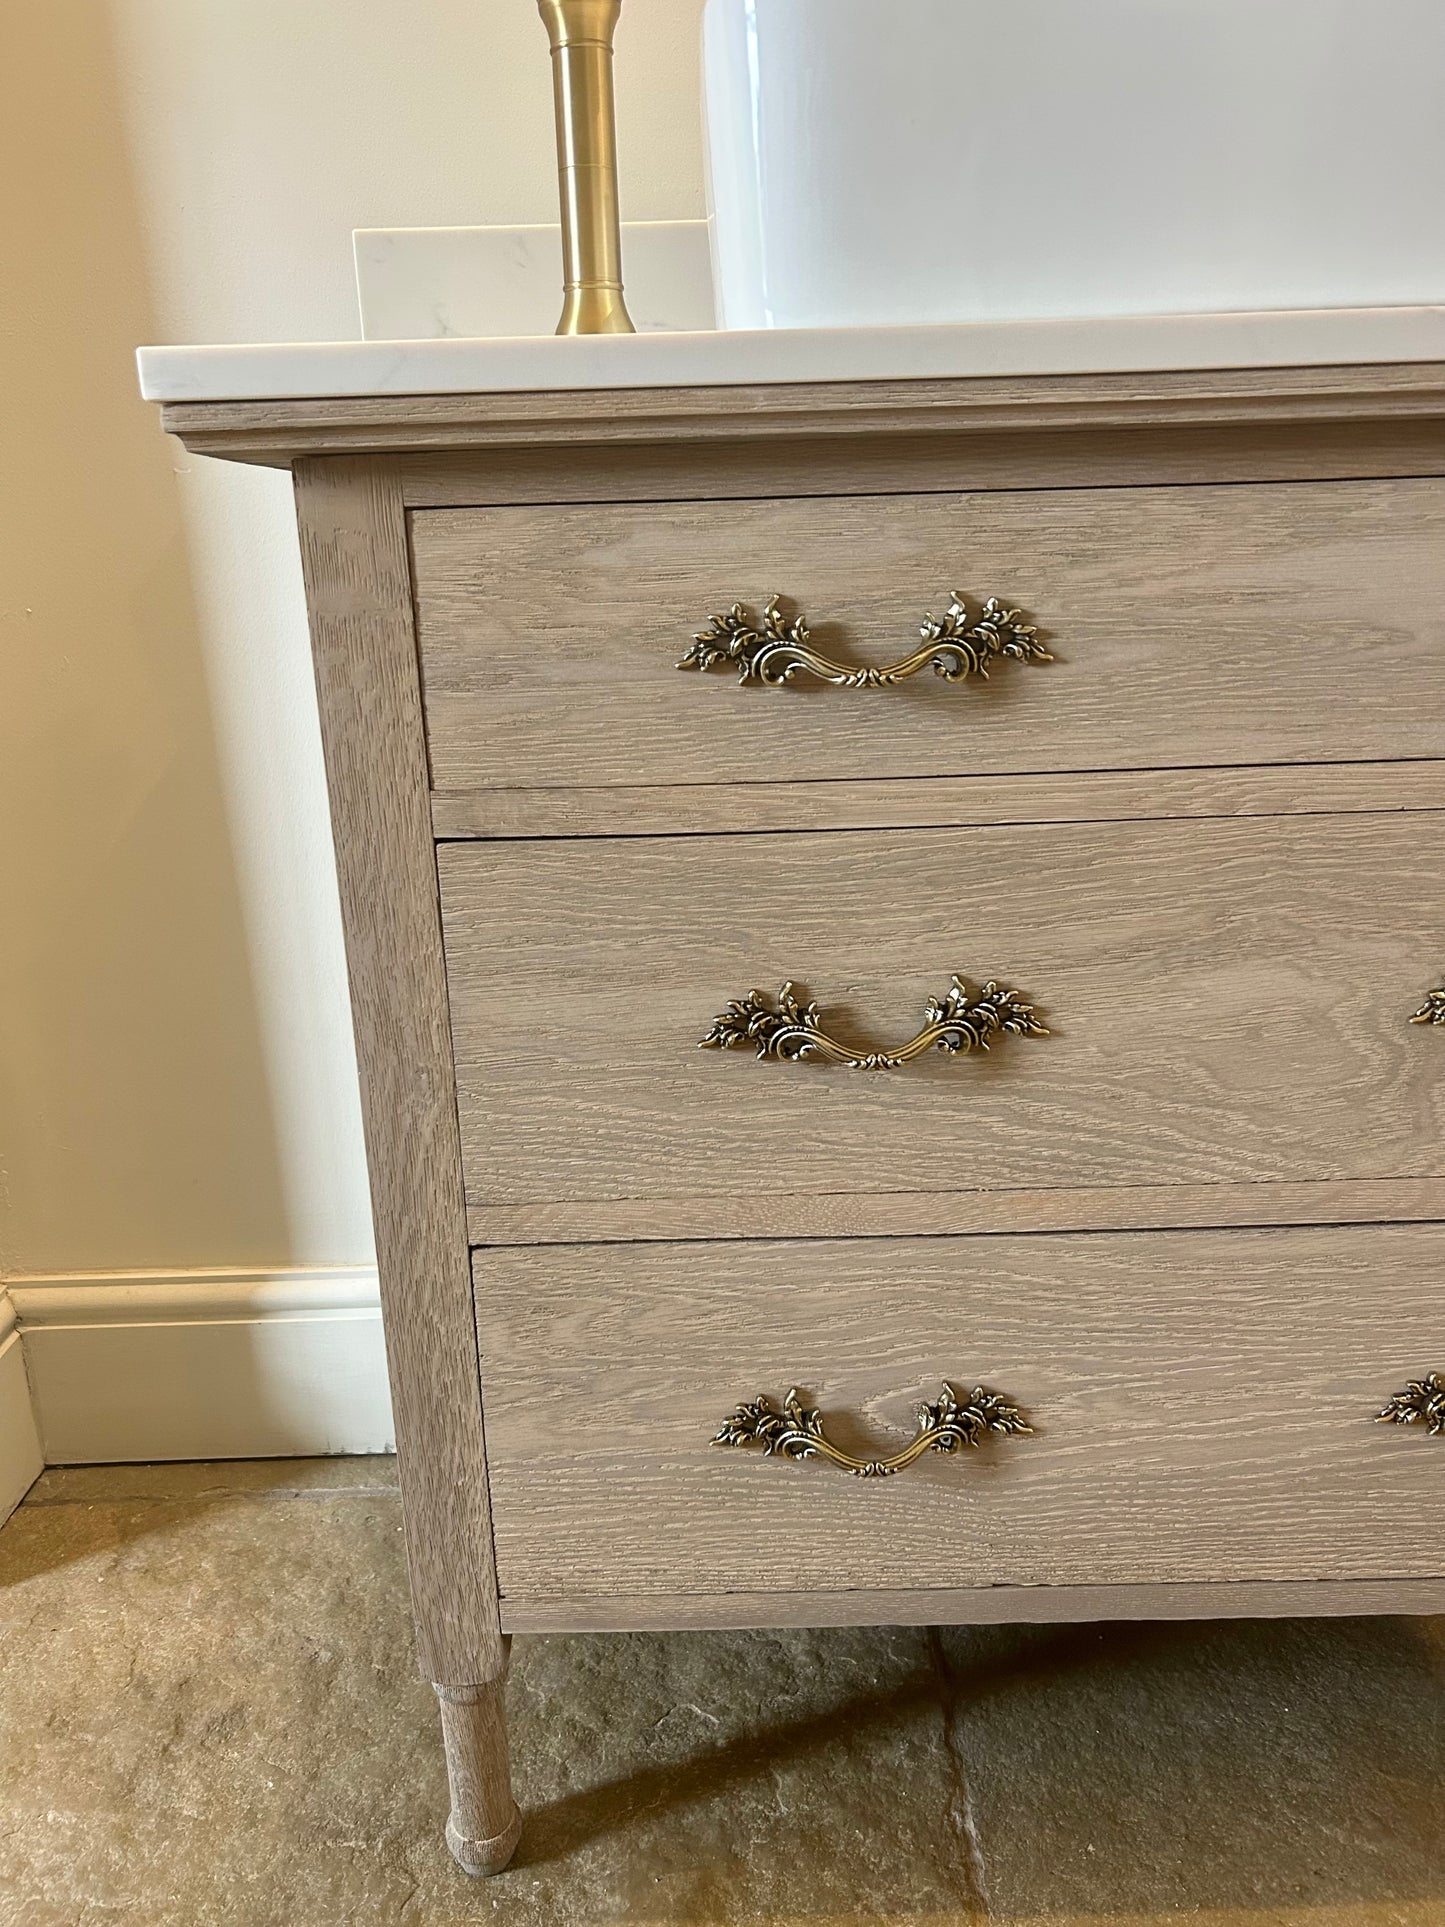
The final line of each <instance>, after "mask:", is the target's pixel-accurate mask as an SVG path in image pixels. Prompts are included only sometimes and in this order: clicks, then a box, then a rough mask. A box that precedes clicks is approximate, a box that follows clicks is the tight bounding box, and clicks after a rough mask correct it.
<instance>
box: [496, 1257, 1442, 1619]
mask: <svg viewBox="0 0 1445 1927" xmlns="http://www.w3.org/2000/svg"><path fill="white" fill-rule="evenodd" d="M1442 1270H1445V1227H1441V1226H1435V1225H1429V1226H1422V1225H1408V1226H1392V1227H1383V1228H1378V1229H1362V1228H1359V1227H1332V1228H1319V1229H1312V1230H1291V1231H1285V1230H1278V1231H1244V1232H1217V1231H1216V1232H1186V1233H1173V1234H1149V1233H1132V1234H1123V1235H1104V1236H1096V1237H1085V1238H1068V1237H1047V1236H1044V1237H1027V1238H988V1239H982V1238H965V1239H946V1238H943V1239H940V1238H929V1239H897V1240H892V1239H880V1240H868V1241H862V1240H860V1241H854V1242H825V1243H818V1244H812V1243H806V1242H796V1243H768V1244H746V1243H739V1244H714V1245H686V1244H683V1245H670V1246H646V1247H638V1248H630V1249H618V1248H616V1247H598V1246H581V1247H572V1248H569V1249H566V1250H558V1251H529V1250H518V1249H507V1250H496V1251H486V1252H478V1253H477V1254H476V1256H475V1279H476V1291H477V1309H478V1323H479V1330H480V1337H481V1348H482V1377H483V1391H484V1397H485V1403H486V1416H487V1454H488V1460H489V1464H490V1477H491V1486H492V1502H493V1513H494V1521H495V1531H496V1547H497V1566H498V1573H499V1578H500V1583H501V1588H502V1595H503V1607H504V1611H505V1610H506V1607H507V1604H508V1601H509V1599H522V1598H534V1599H543V1598H547V1597H554V1598H555V1597H567V1596H570V1597H573V1598H578V1599H581V1598H586V1597H596V1596H599V1595H606V1594H624V1595H625V1594H640V1593H651V1594H664V1595H665V1594H668V1593H693V1594H697V1593H709V1592H712V1593H717V1592H746V1593H752V1594H756V1593H759V1592H767V1591H772V1590H776V1591H777V1592H779V1593H780V1594H787V1593H794V1594H808V1593H829V1592H840V1591H848V1590H855V1589H861V1590H868V1589H880V1590H887V1589H890V1588H902V1589H922V1588H928V1587H948V1586H987V1585H1070V1584H1080V1585H1088V1584H1114V1583H1121V1584H1132V1583H1151V1582H1161V1583H1163V1582H1172V1581H1207V1580H1277V1579H1311V1578H1318V1579H1338V1578H1346V1577H1353V1578H1381V1579H1383V1578H1390V1579H1400V1578H1408V1577H1426V1576H1437V1575H1441V1574H1445V1503H1442V1497H1441V1493H1442V1485H1441V1482H1442V1479H1445V1437H1432V1436H1430V1435H1429V1434H1428V1433H1427V1431H1426V1428H1425V1426H1424V1425H1418V1424H1417V1425H1411V1426H1408V1427H1406V1426H1401V1425H1385V1424H1378V1423H1376V1422H1375V1421H1374V1414H1375V1413H1376V1412H1377V1411H1379V1410H1381V1409H1382V1408H1383V1407H1384V1406H1385V1405H1386V1403H1387V1401H1388V1400H1389V1399H1390V1398H1391V1397H1392V1396H1393V1395H1394V1394H1395V1393H1397V1392H1399V1391H1403V1390H1404V1388H1405V1387H1406V1386H1407V1384H1408V1383H1409V1382H1410V1381H1411V1380H1419V1379H1420V1378H1421V1377H1422V1376H1423V1375H1426V1374H1428V1373H1429V1372H1431V1371H1440V1372H1442V1373H1445V1316H1442V1312H1441V1297H1440V1278H1441V1275H1442ZM944 1381H952V1383H953V1384H954V1385H955V1386H956V1387H957V1388H958V1389H959V1392H960V1394H961V1397H962V1400H963V1401H964V1402H965V1403H966V1402H967V1400H968V1397H969V1394H970V1393H971V1391H972V1388H973V1387H975V1386H976V1385H980V1384H981V1385H982V1386H983V1387H984V1388H985V1389H986V1390H988V1391H990V1392H992V1393H995V1394H998V1395H1000V1396H1002V1397H1004V1398H1005V1399H1007V1400H1009V1401H1012V1402H1013V1403H1014V1404H1015V1405H1016V1406H1017V1407H1018V1409H1019V1410H1020V1411H1021V1412H1022V1414H1023V1415H1024V1416H1025V1418H1026V1420H1027V1421H1028V1422H1029V1423H1030V1424H1031V1425H1032V1426H1033V1428H1034V1430H1033V1434H1032V1435H1031V1436H1027V1437H1022V1436H998V1437H989V1438H987V1439H986V1440H985V1441H984V1443H983V1444H981V1445H980V1446H979V1447H978V1449H977V1450H972V1449H968V1448H967V1447H961V1448H960V1449H959V1450H957V1451H956V1452H953V1453H951V1454H950V1453H943V1452H937V1451H932V1450H928V1451H925V1452H924V1453H923V1454H922V1456H920V1457H919V1458H918V1459H917V1460H916V1462H915V1463H913V1464H912V1465H911V1466H909V1468H908V1469H907V1470H906V1471H903V1472H901V1473H899V1474H898V1476H896V1477H891V1478H882V1479H879V1478H871V1479H864V1478H856V1477H849V1476H846V1475H845V1474H844V1473H843V1472H842V1471H840V1470H838V1469H836V1468H835V1466H834V1465H833V1464H831V1463H829V1462H828V1461H827V1460H826V1459H825V1458H823V1457H821V1456H820V1457H817V1458H813V1459H808V1460H804V1461H801V1462H794V1461H790V1460H789V1459H787V1458H786V1457H782V1456H776V1457H768V1456H765V1455H764V1453H763V1452H762V1451H761V1450H759V1449H748V1448H745V1447H743V1448H732V1449H728V1448H718V1447H716V1446H714V1445H713V1444H712V1443H711V1440H712V1438H713V1435H714V1434H715V1433H716V1432H717V1431H718V1430H719V1428H720V1427H721V1426H722V1424H723V1422H724V1421H725V1420H726V1419H727V1418H728V1416H729V1414H730V1413H731V1412H732V1411H733V1410H734V1409H735V1408H736V1407H737V1405H738V1404H739V1402H740V1401H750V1400H754V1399H756V1398H757V1397H758V1395H759V1394H763V1395H765V1396H766V1397H767V1398H768V1399H769V1400H770V1402H772V1403H773V1404H775V1405H781V1404H782V1403H783V1401H784V1398H785V1396H786V1394H787V1392H788V1390H789V1388H790V1387H792V1386H797V1387H798V1388H800V1390H801V1391H802V1392H803V1393H804V1394H805V1396H806V1399H807V1403H808V1406H809V1407H810V1408H811V1409H813V1410H816V1411H818V1412H819V1413H820V1414H821V1423H822V1429H823V1433H824V1436H825V1437H826V1438H827V1439H828V1440H829V1441H830V1443H832V1444H834V1445H836V1446H837V1447H838V1448H839V1449H841V1450H842V1451H844V1452H846V1453H849V1454H853V1455H856V1456H859V1457H862V1458H864V1459H869V1458H879V1457H882V1456H884V1455H888V1454H896V1453H897V1452H899V1451H900V1450H901V1449H902V1448H903V1447H904V1446H905V1445H906V1444H907V1442H908V1441H909V1440H910V1439H911V1438H912V1437H913V1436H914V1434H915V1430H916V1428H917V1426H918V1419H917V1416H916V1414H917V1408H918V1406H919V1404H920V1403H921V1402H923V1401H931V1402H935V1403H936V1402H937V1401H938V1399H939V1394H940V1388H941V1385H942V1383H943V1382H944Z"/></svg>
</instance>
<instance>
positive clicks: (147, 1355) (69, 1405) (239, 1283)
mask: <svg viewBox="0 0 1445 1927" xmlns="http://www.w3.org/2000/svg"><path fill="white" fill-rule="evenodd" d="M7 1291H8V1295H9V1298H10V1300H11V1302H12V1304H13V1307H14V1311H15V1314H16V1316H17V1318H18V1324H19V1335H20V1338H21V1339H22V1340H23V1347H24V1357H25V1366H26V1370H27V1373H28V1377H29V1382H30V1387H31V1393H32V1403H33V1407H34V1413H35V1422H36V1425H37V1426H38V1430H39V1435H40V1443H41V1447H42V1449H43V1452H44V1458H45V1463H46V1464H48V1465H77V1464H110V1463H126V1462H145V1461H147V1460H157V1459H210V1458H290V1457H306V1456H310V1455H312V1454H333V1453H361V1452H386V1451H390V1450H391V1449H392V1440H393V1435H392V1425H391V1405H390V1399H389V1396H388V1392H387V1383H386V1360H385V1349H384V1346H383V1341H382V1331H381V1309H380V1303H379V1300H378V1296H377V1284H376V1271H375V1268H374V1267H372V1266H366V1265H347V1266H287V1267H271V1268H265V1269H245V1270H241V1269H228V1270H214V1269H212V1270H190V1271H150V1272H138V1271H124V1272H85V1273H66V1274H60V1273H50V1274H45V1275H33V1276H29V1277H15V1278H12V1279H10V1280H9V1281H8V1285H7ZM0 1342H3V1341H0Z"/></svg>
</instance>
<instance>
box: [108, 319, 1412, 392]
mask: <svg viewBox="0 0 1445 1927" xmlns="http://www.w3.org/2000/svg"><path fill="white" fill-rule="evenodd" d="M1392 361H1401V362H1404V361H1445V307H1428V308H1425V307H1420V308H1403V307H1402V308H1319V309H1301V310H1295V311H1290V312H1284V311H1281V312H1277V313H1260V314H1207V315H1142V316H1129V317H1126V318H1120V319H1113V320H1082V321H1063V320H1033V321H976V322H963V323H959V324H956V325H951V326H935V327H919V328H767V329H759V330H756V331H752V330H749V331H736V332H732V331H727V330H716V331H709V332H706V333H703V332H699V333H696V334H643V335H590V336H587V335H581V336H571V337H566V338H561V339H559V338H558V337H556V336H547V337H531V338H521V337H514V338H509V339H502V338H498V339H488V340H480V339H478V340H470V341H468V340H461V339H451V340H442V341H306V342H271V343H265V344H259V345H250V346H234V347H232V346H213V347H170V348H141V349H140V350H138V352H137V362H138V365H139V369H140V384H141V393H142V395H143V396H144V397H145V399H146V400H147V401H262V400H274V401H281V400H288V399H289V400H299V399H312V400H320V399H324V398H330V397H340V396H348V395H352V396H354V395H458V394H487V393H494V394H502V393H517V392H525V391H527V390H545V389H553V390H555V389H576V388H667V387H683V388H686V387H726V386H737V385H740V384H752V383H760V382H818V381H899V380H908V379H910V378H929V377H932V378H945V377H949V376H968V375H1066V374H1105V373H1110V372H1116V373H1129V372H1138V373H1149V372H1153V371H1158V370H1162V369H1171V368H1288V367H1311V366H1314V367H1320V366H1328V365H1329V364H1331V363H1342V364H1343V363H1352V362H1353V363H1372V362H1373V363H1379V362H1392Z"/></svg>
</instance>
